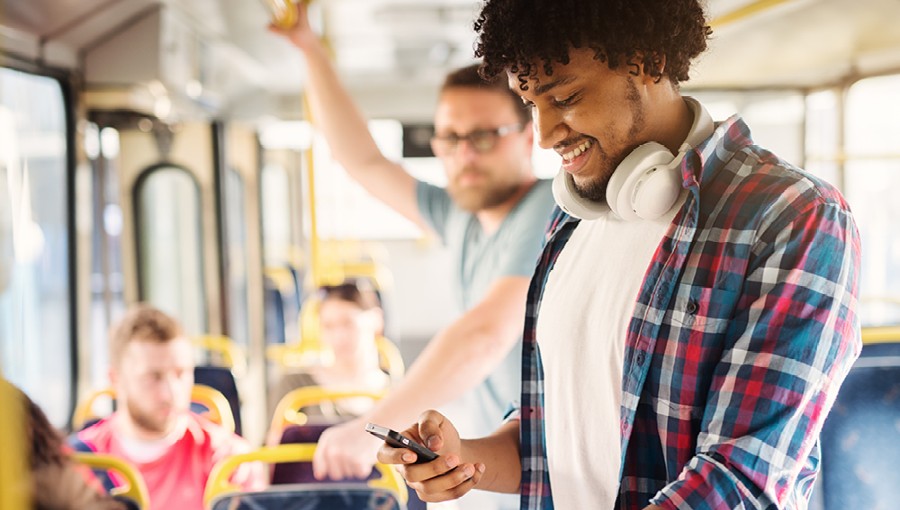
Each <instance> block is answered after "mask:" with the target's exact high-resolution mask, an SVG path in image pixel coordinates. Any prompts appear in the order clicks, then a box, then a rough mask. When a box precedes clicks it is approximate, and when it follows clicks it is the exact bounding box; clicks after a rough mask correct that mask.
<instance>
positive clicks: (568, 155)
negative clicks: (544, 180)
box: [562, 140, 591, 161]
mask: <svg viewBox="0 0 900 510" xmlns="http://www.w3.org/2000/svg"><path fill="white" fill-rule="evenodd" d="M590 148H591V141H590V140H585V141H584V142H583V143H582V144H581V145H579V146H578V147H575V149H574V150H572V151H569V152H567V153H565V154H563V155H562V157H563V159H564V160H566V161H572V160H573V159H575V158H577V157H578V156H580V155H582V154H584V153H585V152H587V150H588V149H590Z"/></svg>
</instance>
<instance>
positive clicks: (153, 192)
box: [135, 166, 207, 334]
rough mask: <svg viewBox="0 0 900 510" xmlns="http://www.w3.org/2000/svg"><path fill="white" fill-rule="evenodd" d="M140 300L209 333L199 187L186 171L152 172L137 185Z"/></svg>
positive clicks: (161, 169) (191, 328) (188, 326)
mask: <svg viewBox="0 0 900 510" xmlns="http://www.w3.org/2000/svg"><path fill="white" fill-rule="evenodd" d="M135 200H136V208H137V239H138V272H139V274H140V285H141V287H140V288H141V300H143V301H147V302H149V303H151V304H153V305H154V306H157V307H159V308H160V309H161V310H163V311H165V312H167V313H169V314H171V315H172V316H174V317H176V318H177V319H178V320H179V321H180V322H181V325H182V327H183V328H184V329H185V332H186V333H188V334H202V333H205V332H206V331H207V324H206V305H205V303H206V299H205V295H204V286H203V281H204V280H203V270H202V269H203V266H202V260H203V246H202V237H201V226H200V190H199V187H198V185H197V183H196V181H194V179H193V177H192V176H191V175H190V174H189V173H188V172H187V171H185V170H184V169H182V168H177V167H172V166H162V167H157V168H154V169H152V170H149V171H147V173H146V174H144V175H143V177H142V178H141V180H140V181H139V182H138V184H137V185H136V189H135Z"/></svg>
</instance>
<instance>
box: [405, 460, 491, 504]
mask: <svg viewBox="0 0 900 510" xmlns="http://www.w3.org/2000/svg"><path fill="white" fill-rule="evenodd" d="M437 462H439V460H436V461H434V463H437ZM420 467H424V465H422V466H409V467H405V468H404V469H405V470H406V471H407V472H409V471H410V470H415V469H417V468H420ZM484 469H485V467H484V464H478V465H474V464H463V465H459V466H456V467H455V468H454V469H452V470H450V471H448V472H447V473H446V474H444V475H441V476H438V477H434V478H430V479H427V480H424V481H421V482H410V481H409V480H407V483H408V484H409V486H410V487H412V488H413V489H415V491H416V493H418V494H419V497H420V498H421V499H422V500H423V501H427V502H431V503H437V502H440V501H447V500H451V499H457V498H459V497H462V496H463V495H465V494H466V493H467V492H469V491H470V490H472V489H473V488H475V487H476V486H477V485H478V483H479V482H480V481H481V478H482V476H484Z"/></svg>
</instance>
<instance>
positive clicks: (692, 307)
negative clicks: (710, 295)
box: [687, 300, 697, 314]
mask: <svg viewBox="0 0 900 510" xmlns="http://www.w3.org/2000/svg"><path fill="white" fill-rule="evenodd" d="M696 312H697V302H696V301H693V300H692V301H688V304H687V313H691V314H692V313H696Z"/></svg>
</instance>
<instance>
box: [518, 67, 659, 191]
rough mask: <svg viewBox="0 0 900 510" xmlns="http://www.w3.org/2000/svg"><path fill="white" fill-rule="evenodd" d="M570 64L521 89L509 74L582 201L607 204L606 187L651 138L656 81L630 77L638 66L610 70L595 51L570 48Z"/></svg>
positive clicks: (544, 144)
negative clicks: (651, 89) (650, 109)
mask: <svg viewBox="0 0 900 510" xmlns="http://www.w3.org/2000/svg"><path fill="white" fill-rule="evenodd" d="M569 57H570V60H569V63H568V64H566V65H563V64H560V63H555V64H554V65H553V73H552V74H551V75H547V74H545V73H544V72H543V70H542V66H538V68H539V69H541V70H540V71H539V72H538V73H537V76H536V77H532V78H530V79H528V80H527V81H526V83H527V86H528V90H524V91H523V90H521V89H520V88H519V78H518V76H516V75H515V74H509V83H510V87H511V88H512V89H513V90H514V91H515V92H517V93H518V94H519V95H521V96H522V100H523V101H524V102H525V103H526V104H527V105H529V106H530V107H531V111H532V118H533V120H534V125H535V131H536V133H537V137H538V143H539V144H540V146H541V147H543V148H545V149H553V150H555V151H556V152H557V153H559V154H560V155H561V156H562V157H563V162H562V168H563V170H565V171H566V172H568V173H570V174H571V175H572V177H573V180H574V181H575V186H576V189H577V190H578V192H579V194H581V195H582V196H583V197H585V198H587V199H590V200H594V201H603V200H605V193H606V185H607V183H608V182H609V178H610V176H611V175H612V174H613V172H614V171H615V169H616V167H617V166H618V164H619V163H620V162H621V161H622V160H623V159H624V158H625V156H627V155H628V153H629V152H631V151H632V150H633V149H634V148H635V147H637V146H638V145H640V144H642V143H644V142H647V141H650V140H652V139H653V138H652V136H653V134H652V133H651V132H650V130H649V129H648V125H649V123H648V116H649V115H648V107H649V100H648V94H647V90H648V87H657V86H670V87H671V85H669V83H668V82H667V81H666V80H663V82H660V83H657V82H655V80H654V79H652V78H649V77H648V76H647V75H646V74H643V73H637V75H635V74H632V73H633V71H634V69H636V67H635V66H631V65H627V64H626V65H622V66H618V67H617V68H616V69H610V68H609V66H608V65H607V64H606V63H605V62H601V61H600V60H597V59H596V58H595V57H594V51H593V50H591V49H572V50H570V52H569Z"/></svg>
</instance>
